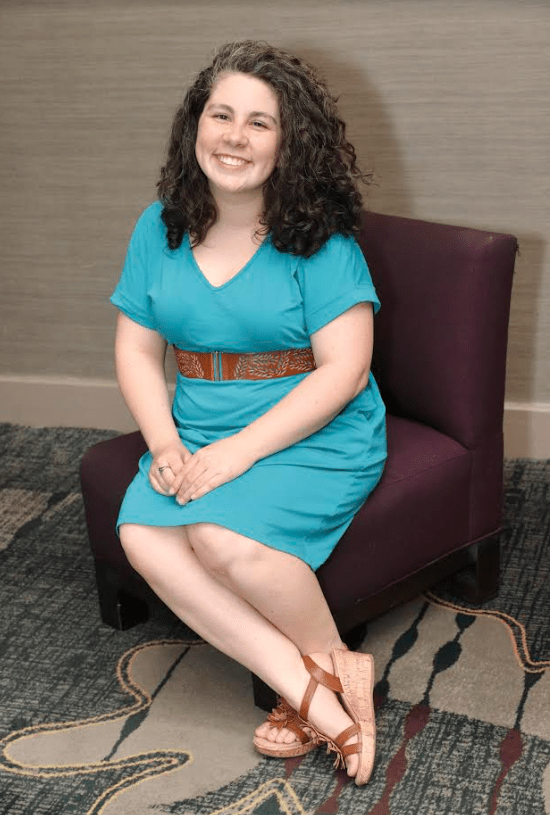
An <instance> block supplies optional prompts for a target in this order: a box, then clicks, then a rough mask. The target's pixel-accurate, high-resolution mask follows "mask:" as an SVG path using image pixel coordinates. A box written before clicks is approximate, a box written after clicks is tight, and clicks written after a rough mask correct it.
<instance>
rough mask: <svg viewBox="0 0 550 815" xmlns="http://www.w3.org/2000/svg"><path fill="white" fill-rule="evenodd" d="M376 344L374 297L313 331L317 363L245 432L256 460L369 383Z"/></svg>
mask: <svg viewBox="0 0 550 815" xmlns="http://www.w3.org/2000/svg"><path fill="white" fill-rule="evenodd" d="M372 345H373V314H372V306H371V304H370V303H368V304H367V303H358V304H357V305H355V306H353V307H352V308H350V309H348V311H345V312H344V313H343V314H341V315H340V316H339V317H337V318H336V319H335V320H332V321H331V322H330V323H328V325H326V326H324V327H323V328H321V329H320V330H319V331H317V332H316V333H315V334H312V336H311V347H312V349H313V356H314V357H315V364H316V365H317V367H316V369H315V370H314V371H312V372H311V373H310V374H309V375H308V376H307V377H305V378H304V379H302V381H301V382H300V383H299V384H298V385H297V386H296V387H295V388H294V389H293V390H291V391H290V392H289V393H287V395H286V396H285V397H284V398H283V399H281V401H280V402H278V403H277V404H276V405H274V406H273V407H272V408H271V410H269V411H268V412H267V413H264V415H263V416H260V417H259V418H258V419H256V420H255V421H254V422H252V423H251V424H250V425H248V427H246V428H244V430H242V431H241V432H240V433H239V437H240V439H241V441H242V442H243V443H244V444H246V445H248V446H249V447H250V449H251V450H253V451H254V457H255V459H256V460H258V459H260V458H265V456H268V455H271V454H272V453H275V452H277V451H278V450H282V449H283V448H285V447H289V446H290V445H292V444H295V443H296V442H298V441H301V440H302V439H305V438H306V437H307V436H310V435H311V434H312V433H315V432H316V431H317V430H320V429H321V428H322V427H324V426H325V425H326V424H328V423H329V422H330V421H332V419H334V418H335V416H337V415H338V413H340V411H341V410H342V409H343V408H344V407H345V406H346V405H347V404H348V402H351V400H352V399H353V398H354V397H355V396H357V394H358V393H360V392H361V391H362V390H363V389H364V388H365V387H366V385H367V382H368V379H369V371H370V363H371V357H372Z"/></svg>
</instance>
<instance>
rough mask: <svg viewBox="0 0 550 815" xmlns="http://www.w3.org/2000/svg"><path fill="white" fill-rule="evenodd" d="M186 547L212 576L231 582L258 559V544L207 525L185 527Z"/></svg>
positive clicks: (225, 530) (259, 548) (259, 549)
mask: <svg viewBox="0 0 550 815" xmlns="http://www.w3.org/2000/svg"><path fill="white" fill-rule="evenodd" d="M187 533H188V537H189V543H190V545H191V547H192V549H193V551H194V552H195V554H196V556H197V557H198V559H199V560H200V562H201V563H202V564H203V566H205V568H207V569H208V571H209V572H211V573H213V574H218V575H220V576H221V577H224V578H228V579H231V578H232V577H235V576H236V575H237V574H239V573H241V571H242V570H243V569H251V568H253V567H254V564H256V563H258V561H259V560H260V559H261V549H262V548H263V546H262V544H261V543H257V542H256V541H254V540H251V539H250V538H245V537H243V536H242V535H239V534H237V533H236V532H232V531H231V530H229V529H225V528H224V527H221V526H217V525H216V524H210V523H198V524H192V525H190V526H188V527H187Z"/></svg>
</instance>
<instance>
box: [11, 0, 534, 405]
mask: <svg viewBox="0 0 550 815" xmlns="http://www.w3.org/2000/svg"><path fill="white" fill-rule="evenodd" d="M243 36H247V37H253V38H261V39H267V40H269V41H271V42H273V43H275V44H277V45H281V46H284V47H287V48H289V49H290V50H294V51H296V52H297V53H299V54H301V55H302V56H305V57H306V58H309V59H310V60H311V61H312V62H314V63H315V64H316V65H317V66H318V67H319V68H321V69H322V71H323V73H324V74H325V76H326V78H327V79H328V80H329V84H330V85H331V87H332V88H333V89H334V91H335V92H336V93H337V94H339V95H340V106H341V111H342V113H343V115H344V118H345V119H346V120H347V121H348V129H349V134H350V136H351V139H352V141H354V143H355V145H356V148H357V151H358V154H359V157H360V159H361V161H362V163H363V165H364V166H365V167H373V168H374V170H375V171H376V173H377V175H378V179H379V186H377V187H376V188H373V189H372V191H371V194H370V206H371V207H372V208H374V209H379V210H381V211H386V212H391V213H395V214H400V215H408V216H415V217H421V218H426V219H428V220H436V221H446V222H450V223H458V224H464V225H468V226H474V227H480V228H486V229H491V230H498V231H504V232H513V233H515V234H516V235H517V236H518V237H519V240H520V246H521V256H520V257H519V259H518V263H517V273H516V280H515V288H514V294H513V309H512V321H511V334H510V352H509V377H508V398H509V399H512V400H519V401H522V400H528V401H539V402H545V401H546V402H550V375H549V374H550V353H549V351H550V311H549V309H548V307H547V306H548V303H549V301H550V258H549V256H548V251H547V244H548V239H549V238H550V203H549V201H550V184H549V179H550V48H549V43H550V4H549V3H548V2H547V1H546V0H541V2H532V0H453V2H450V0H343V1H342V2H335V0H313V1H312V0H278V2H277V3H274V4H268V3H261V4H260V3H258V2H256V0H234V2H231V3H222V2H218V0H202V1H201V2H184V1H183V0H181V1H180V2H176V1H175V0H173V2H168V0H148V1H147V2H145V0H109V2H98V1H97V0H95V1H94V0H86V1H85V0H65V2H56V3H53V2H48V0H20V1H19V2H17V1H16V0H1V6H0V122H1V124H0V162H1V163H0V195H1V196H2V217H1V219H0V274H1V276H2V289H1V292H2V294H1V298H0V320H1V321H0V325H1V330H2V344H1V349H0V374H4V375H6V374H13V373H16V374H20V375H29V376H32V375H35V374H42V375H48V374H52V375H57V374H59V375H68V376H83V377H96V378H107V379H109V378H112V376H113V365H112V351H111V345H112V335H113V321H114V313H113V309H112V308H111V307H110V306H109V305H108V304H107V297H108V295H109V293H110V291H111V290H112V288H113V285H114V283H115V281H116V279H117V277H118V273H119V269H120V266H121V263H122V260H123V256H124V252H125V245H126V241H127V239H128V236H129V233H130V230H131V228H132V225H133V222H134V220H135V218H136V217H137V215H138V214H139V212H140V210H141V209H142V208H143V207H144V206H145V205H146V204H147V203H148V202H149V201H151V200H153V198H154V196H155V181H156V176H157V172H158V168H159V165H160V162H161V160H162V156H163V150H164V144H165V141H166V136H167V131H168V127H169V123H170V119H171V115H172V113H173V110H174V108H175V106H176V105H177V104H178V102H179V100H180V97H181V92H182V88H183V86H184V85H185V84H186V83H187V80H188V78H189V77H190V76H191V75H192V74H193V73H194V72H195V71H196V70H197V69H198V68H200V67H202V65H203V63H204V62H205V60H206V59H207V57H208V55H209V53H210V52H211V50H212V49H213V48H214V47H215V46H216V45H218V44H220V43H222V42H225V41H228V40H231V39H235V38H238V37H243Z"/></svg>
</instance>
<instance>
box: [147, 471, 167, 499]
mask: <svg viewBox="0 0 550 815" xmlns="http://www.w3.org/2000/svg"><path fill="white" fill-rule="evenodd" d="M149 483H150V484H151V486H152V488H153V489H154V490H155V492H159V493H160V494H161V495H166V487H165V486H164V484H161V483H160V481H159V480H158V478H155V476H154V474H153V473H149Z"/></svg>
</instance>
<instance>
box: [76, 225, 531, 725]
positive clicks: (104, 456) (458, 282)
mask: <svg viewBox="0 0 550 815" xmlns="http://www.w3.org/2000/svg"><path fill="white" fill-rule="evenodd" d="M360 244H361V247H362V249H363V251H364V254H365V256H366V258H367V261H368V264H369V267H370V269H371V272H372V276H373V279H374V283H375V285H376V288H377V291H378V294H379V296H380V300H381V301H382V309H381V310H380V313H379V315H378V316H377V317H376V322H375V352H374V362H373V369H374V373H375V376H376V378H377V381H378V383H379V386H380V389H381V392H382V395H383V397H384V400H385V402H386V406H387V410H388V460H387V464H386V468H385V471H384V475H383V477H382V480H381V481H380V483H379V485H378V486H377V488H376V489H375V491H374V492H373V493H372V495H371V496H370V497H369V499H368V501H367V502H366V504H365V505H364V506H363V507H362V509H361V510H360V511H359V512H358V514H357V515H356V517H355V519H354V521H353V522H352V524H351V526H350V527H349V529H348V530H347V532H346V533H345V535H344V536H343V538H342V540H341V541H340V543H339V544H338V546H337V547H336V549H335V550H334V552H333V553H332V555H331V556H330V558H329V559H328V561H327V562H326V563H325V564H324V565H323V566H322V567H321V568H320V569H319V572H318V577H319V580H320V582H321V586H322V588H323V591H324V592H325V595H326V598H327V601H328V603H329V606H330V608H331V610H332V612H333V614H334V616H335V618H336V621H337V624H338V626H339V629H340V631H341V633H342V635H343V636H344V638H345V639H346V641H347V642H348V644H351V645H352V646H353V643H354V640H356V639H357V634H358V631H360V627H361V626H362V625H364V624H365V622H366V621H368V620H369V619H372V618H373V617H375V616H377V615H379V614H381V613H383V612H384V611H386V610H388V609H389V608H391V607H392V606H394V605H396V604H398V603H400V602H404V601H406V600H409V599H411V598H412V597H414V596H415V595H417V594H419V593H420V592H422V591H423V590H425V589H427V588H429V587H431V586H433V585H434V584H435V583H437V582H439V581H440V580H442V579H444V578H447V577H449V576H451V575H453V574H456V573H458V577H459V585H458V588H457V590H459V591H460V592H461V593H462V595H463V596H464V597H465V599H467V600H469V601H471V602H474V603H481V602H483V601H484V600H486V599H489V598H490V597H493V596H494V595H495V594H496V593H497V591H498V581H499V529H500V522H501V505H502V463H503V442H502V419H503V406H504V381H505V362H506V345H507V331H508V317H509V307H510V293H511V287H512V275H513V269H514V261H515V255H516V249H517V242H516V239H515V238H514V237H513V236H511V235H501V234H493V233H489V232H482V231H479V230H474V229H464V228H461V227H456V226H447V225H443V224H434V223H428V222H424V221H418V220H412V219H408V218H398V217H395V216H390V215H381V214H377V213H372V212H371V213H367V214H366V215H365V219H364V224H363V228H362V232H361V235H360ZM144 450H145V444H144V442H143V439H142V437H141V434H140V433H131V434H128V435H125V436H120V437H117V438H115V439H112V440H109V441H106V442H101V443H100V444H97V445H95V446H94V447H92V448H91V449H90V450H88V451H87V453H86V454H85V456H84V459H83V462H82V489H83V494H84V503H85V508H86V519H87V524H88V532H89V537H90V544H91V547H92V552H93V555H94V558H95V564H96V573H97V587H98V593H99V604H100V609H101V616H102V619H103V621H104V622H106V623H107V624H109V625H112V626H115V627H118V628H126V627H129V626H130V625H133V624H134V623H136V622H139V621H140V620H142V619H144V617H145V616H146V614H147V607H148V603H149V602H150V601H151V599H152V592H151V591H150V590H149V589H148V587H147V586H146V584H145V583H144V581H143V580H142V579H141V578H140V577H139V576H138V575H137V574H136V573H135V572H134V571H133V569H132V568H131V567H130V565H129V563H128V561H127V560H126V557H125V555H124V552H123V550H122V548H121V546H120V543H119V540H118V538H117V536H116V533H115V521H116V517H117V513H118V508H119V506H120V501H121V499H122V496H123V494H124V492H125V489H126V487H127V485H128V483H129V482H130V480H131V479H132V477H133V475H134V473H135V472H136V469H137V461H138V458H139V456H140V455H141V454H142V453H143V452H144ZM254 692H255V701H256V704H259V705H260V706H261V707H264V708H266V709H267V708H269V707H271V706H272V702H273V695H272V694H271V693H270V692H269V691H268V690H267V689H266V686H264V685H263V683H261V682H260V681H259V680H257V679H256V678H254Z"/></svg>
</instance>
